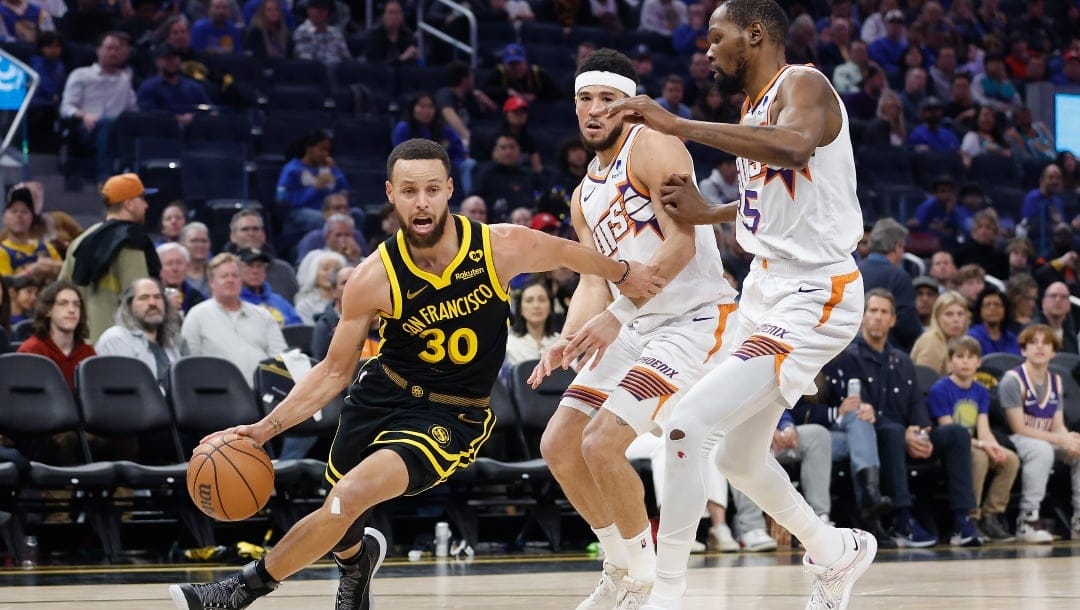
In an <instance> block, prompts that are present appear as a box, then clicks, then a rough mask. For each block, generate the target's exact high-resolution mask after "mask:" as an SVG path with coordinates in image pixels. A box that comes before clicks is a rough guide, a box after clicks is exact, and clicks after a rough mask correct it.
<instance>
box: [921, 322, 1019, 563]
mask: <svg viewBox="0 0 1080 610" xmlns="http://www.w3.org/2000/svg"><path fill="white" fill-rule="evenodd" d="M981 362H982V350H981V349H980V348H979V343H978V341H976V340H975V339H974V338H972V337H960V338H958V339H953V340H952V341H950V342H949V376H948V377H942V378H941V379H939V380H938V381H937V382H936V383H935V384H934V385H933V386H931V387H930V392H929V393H928V394H927V396H926V406H927V408H929V409H930V417H931V418H932V419H933V420H934V423H935V424H936V425H939V426H944V425H947V424H959V425H961V426H963V427H964V428H966V429H967V431H968V433H969V434H971V436H972V440H971V476H972V483H974V488H975V501H976V502H979V501H980V499H981V498H982V497H983V495H982V494H983V484H984V483H985V482H986V473H987V471H988V470H990V469H991V468H993V470H994V471H995V473H994V475H993V482H992V483H991V484H990V490H989V491H988V492H987V494H986V499H985V500H983V501H982V507H981V508H979V507H976V508H975V509H974V510H972V511H971V515H970V516H971V517H972V519H975V520H976V521H977V523H978V527H979V529H980V530H981V532H982V533H983V534H985V535H986V536H987V537H988V538H989V539H990V540H993V541H995V542H1005V541H1009V540H1012V539H1013V536H1012V535H1011V534H1009V531H1008V530H1007V529H1005V526H1004V525H1003V524H1002V522H1001V515H1002V514H1003V513H1004V512H1005V508H1006V507H1007V506H1008V505H1009V491H1010V490H1011V489H1012V485H1013V481H1015V480H1016V473H1017V471H1018V470H1019V469H1020V459H1019V458H1018V457H1017V456H1016V454H1015V453H1013V452H1012V451H1010V450H1009V449H1006V448H1004V447H1002V446H1001V445H999V444H998V442H997V439H995V438H994V434H993V433H992V432H991V431H990V415H989V414H990V392H988V391H987V389H986V388H985V387H983V385H982V384H979V383H975V372H976V371H977V370H978V369H979V364H980V363H981ZM954 544H955V542H954Z"/></svg>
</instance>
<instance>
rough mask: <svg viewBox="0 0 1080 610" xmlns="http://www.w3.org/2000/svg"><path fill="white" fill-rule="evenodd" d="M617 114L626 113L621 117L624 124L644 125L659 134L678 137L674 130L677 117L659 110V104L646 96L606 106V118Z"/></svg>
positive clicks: (637, 96)
mask: <svg viewBox="0 0 1080 610" xmlns="http://www.w3.org/2000/svg"><path fill="white" fill-rule="evenodd" d="M626 111H629V112H626ZM619 112H626V114H625V115H624V116H623V120H624V121H626V122H630V123H644V124H645V125H646V126H648V127H651V128H652V129H655V130H656V131H659V132H660V133H666V134H668V135H678V134H676V133H675V128H676V125H677V124H678V119H679V117H677V116H675V115H674V114H671V113H670V112H668V111H667V110H664V109H663V108H661V107H660V104H657V103H656V102H654V101H653V99H652V98H651V97H649V96H647V95H636V96H634V97H629V98H623V99H621V100H615V101H614V102H612V103H610V104H608V106H607V116H609V117H610V116H613V115H615V114H617V113H619Z"/></svg>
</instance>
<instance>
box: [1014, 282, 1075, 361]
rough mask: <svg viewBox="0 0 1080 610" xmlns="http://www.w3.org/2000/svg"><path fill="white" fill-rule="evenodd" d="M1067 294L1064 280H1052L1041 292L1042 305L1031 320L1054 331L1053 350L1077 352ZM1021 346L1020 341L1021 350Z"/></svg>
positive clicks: (1067, 289) (1072, 318)
mask: <svg viewBox="0 0 1080 610" xmlns="http://www.w3.org/2000/svg"><path fill="white" fill-rule="evenodd" d="M1069 296H1070V294H1069V287H1068V286H1067V285H1066V284H1065V282H1054V283H1053V284H1050V285H1049V286H1047V287H1046V290H1045V291H1044V292H1043V297H1042V307H1041V308H1040V309H1039V311H1038V312H1036V314H1035V317H1034V318H1033V319H1032V322H1034V323H1036V324H1045V325H1046V326H1049V327H1050V330H1052V331H1053V332H1054V336H1055V337H1056V338H1057V340H1058V343H1057V344H1056V346H1055V350H1054V351H1060V352H1066V353H1070V354H1073V353H1077V338H1076V329H1077V326H1076V320H1075V316H1074V315H1073V307H1072V304H1071V303H1070V302H1069ZM1023 347H1024V344H1023V342H1022V341H1021V343H1020V348H1021V350H1022V349H1023Z"/></svg>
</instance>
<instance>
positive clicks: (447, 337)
mask: <svg viewBox="0 0 1080 610" xmlns="http://www.w3.org/2000/svg"><path fill="white" fill-rule="evenodd" d="M450 222H454V223H456V225H457V231H458V235H459V237H460V239H461V246H460V248H459V250H458V253H457V256H455V257H454V260H453V261H451V263H450V264H449V265H448V266H447V267H446V269H445V270H444V271H443V273H442V275H441V276H438V275H435V274H433V273H429V272H427V271H425V270H423V269H421V268H420V267H419V266H417V265H416V263H414V262H413V260H412V258H411V257H410V256H409V250H408V247H407V246H406V242H405V236H404V233H403V232H402V231H401V230H399V231H398V232H397V234H396V235H395V236H394V237H393V238H391V239H388V240H386V241H385V242H383V243H382V244H380V245H379V249H378V251H379V256H380V257H381V258H382V262H383V266H384V267H385V268H386V274H387V276H388V277H389V279H390V290H391V300H392V302H393V311H390V312H383V313H382V314H380V315H382V318H383V321H382V327H381V329H380V331H379V332H380V335H381V336H382V344H381V345H380V349H379V356H378V362H377V363H375V362H372V363H370V364H369V365H368V366H365V367H364V369H365V370H367V371H368V374H369V375H371V376H372V377H373V378H369V379H364V377H365V375H364V373H361V375H360V379H358V381H360V382H361V384H362V385H363V387H362V388H355V389H356V390H360V391H361V392H363V391H364V390H370V389H372V388H370V386H369V383H373V384H375V385H382V384H380V381H382V380H383V379H386V380H387V381H391V382H393V383H394V384H395V385H397V386H398V387H399V388H401V387H402V384H401V383H400V381H402V380H404V381H406V382H407V388H405V389H407V390H408V391H410V392H411V393H412V394H413V395H414V397H415V398H425V396H424V394H426V393H431V394H438V395H449V396H464V397H486V396H488V395H490V394H491V387H492V386H493V385H494V384H495V380H496V378H497V377H498V374H499V368H500V367H501V366H502V364H503V359H504V358H505V356H506V333H507V321H508V319H509V315H510V306H509V297H508V296H507V294H506V288H505V286H504V285H503V284H502V281H501V280H500V279H499V278H498V277H497V276H496V274H495V261H494V259H493V257H492V254H491V235H490V232H489V228H488V226H487V225H484V224H480V223H477V222H471V221H469V220H468V219H467V218H465V217H464V216H457V215H453V216H451V217H450ZM376 364H377V365H381V366H375V365H376ZM380 369H381V370H380ZM387 369H389V370H387ZM417 394H419V395H417Z"/></svg>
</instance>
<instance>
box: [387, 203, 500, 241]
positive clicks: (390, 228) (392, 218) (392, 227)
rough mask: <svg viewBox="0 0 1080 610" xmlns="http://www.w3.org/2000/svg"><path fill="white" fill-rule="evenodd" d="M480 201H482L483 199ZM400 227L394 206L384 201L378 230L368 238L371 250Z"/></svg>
mask: <svg viewBox="0 0 1080 610" xmlns="http://www.w3.org/2000/svg"><path fill="white" fill-rule="evenodd" d="M468 200H469V198H468V197H466V198H465V201H462V202H461V205H462V207H464V205H465V202H466V201H468ZM480 201H481V202H483V199H481V200H480ZM484 213H485V214H486V213H487V211H486V210H485V212H484ZM400 228H401V224H400V222H399V221H398V216H397V214H396V213H395V212H394V206H393V205H391V204H390V202H387V203H384V204H383V206H382V207H381V208H379V232H378V233H376V234H375V235H373V236H372V238H371V240H369V241H370V243H371V244H372V250H374V249H375V248H376V247H378V245H379V244H380V243H382V242H384V241H386V240H387V239H390V238H391V237H393V236H394V234H396V233H397V232H398V230H399V229H400Z"/></svg>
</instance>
